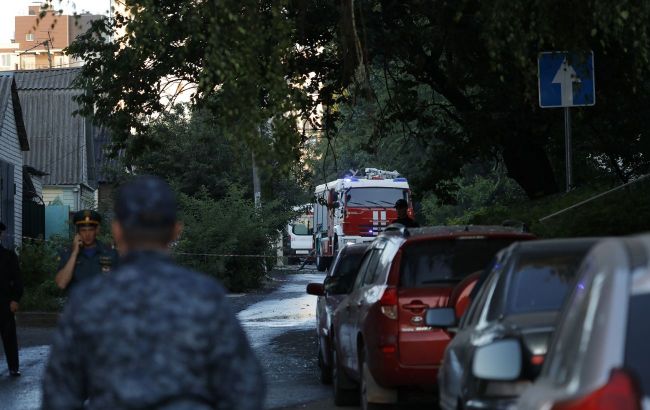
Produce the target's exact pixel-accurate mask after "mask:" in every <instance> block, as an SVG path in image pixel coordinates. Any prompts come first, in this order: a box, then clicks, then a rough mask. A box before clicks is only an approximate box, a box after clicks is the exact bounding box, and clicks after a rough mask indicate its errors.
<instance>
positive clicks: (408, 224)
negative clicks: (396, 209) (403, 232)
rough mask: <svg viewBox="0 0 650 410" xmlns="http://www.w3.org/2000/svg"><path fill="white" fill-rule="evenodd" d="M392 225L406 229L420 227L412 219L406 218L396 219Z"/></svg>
mask: <svg viewBox="0 0 650 410" xmlns="http://www.w3.org/2000/svg"><path fill="white" fill-rule="evenodd" d="M391 223H393V224H402V225H404V226H405V227H407V228H417V227H419V226H420V224H419V223H417V222H415V221H414V220H413V219H411V218H409V217H408V216H407V217H405V218H397V219H395V220H394V221H393V222H391Z"/></svg>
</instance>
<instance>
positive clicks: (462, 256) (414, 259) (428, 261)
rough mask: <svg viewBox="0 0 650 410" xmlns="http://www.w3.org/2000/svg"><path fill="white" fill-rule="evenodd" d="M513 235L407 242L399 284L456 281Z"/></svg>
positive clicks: (483, 262) (482, 265)
mask: <svg viewBox="0 0 650 410" xmlns="http://www.w3.org/2000/svg"><path fill="white" fill-rule="evenodd" d="M512 242H513V239H501V238H498V239H497V238H494V239H492V238H485V237H480V238H476V239H474V238H472V239H461V238H459V239H452V240H443V239H433V240H428V241H419V242H414V243H411V244H407V245H405V246H404V255H403V257H402V266H401V273H400V284H401V286H402V287H415V288H417V287H422V286H432V285H436V284H439V283H456V282H460V281H461V280H463V279H464V278H465V277H466V276H468V275H470V274H471V273H474V272H476V271H479V270H480V271H482V270H483V269H485V267H486V266H487V265H488V263H489V262H490V260H492V258H494V255H495V254H496V253H497V252H498V251H499V250H501V249H502V248H505V247H506V246H508V245H510V244H511V243H512Z"/></svg>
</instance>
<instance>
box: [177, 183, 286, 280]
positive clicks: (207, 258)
mask: <svg viewBox="0 0 650 410" xmlns="http://www.w3.org/2000/svg"><path fill="white" fill-rule="evenodd" d="M180 202H181V209H182V215H181V220H182V221H183V223H184V225H185V228H184V232H183V235H182V237H181V240H180V241H179V242H178V244H177V246H176V247H175V248H174V252H175V253H176V254H177V256H178V260H179V262H181V263H182V264H184V265H186V266H189V267H191V268H193V269H196V270H199V271H202V272H206V273H208V274H210V275H213V276H215V277H216V278H218V279H219V280H221V281H222V283H223V284H224V285H225V286H226V287H227V288H228V289H229V290H231V291H242V290H246V289H251V288H256V287H258V286H259V285H260V283H261V281H262V279H263V277H264V272H265V269H266V266H268V265H267V262H268V260H267V259H266V258H263V257H259V256H263V255H269V256H271V255H275V248H274V245H275V241H276V240H277V238H278V230H279V229H281V228H282V227H283V226H284V225H285V224H286V222H287V220H289V219H290V212H288V211H284V210H283V208H282V206H281V205H280V204H279V203H277V202H267V203H266V204H265V205H264V206H263V207H262V208H260V209H256V208H255V206H254V204H253V202H252V201H251V200H248V199H246V198H245V197H244V195H243V191H242V190H241V189H240V188H238V187H236V186H231V187H230V188H229V189H228V192H227V194H226V196H225V197H224V198H223V199H213V198H211V197H210V196H209V195H208V192H207V190H205V189H204V190H202V191H200V192H199V193H198V194H197V195H196V196H188V195H181V196H180ZM187 254H191V255H187ZM233 254H234V255H256V256H257V257H231V256H217V255H233ZM270 259H272V258H270Z"/></svg>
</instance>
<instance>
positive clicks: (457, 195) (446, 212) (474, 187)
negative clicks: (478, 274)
mask: <svg viewBox="0 0 650 410" xmlns="http://www.w3.org/2000/svg"><path fill="white" fill-rule="evenodd" d="M473 168H474V169H472V168H470V167H465V169H464V176H463V177H458V178H456V179H454V184H455V192H454V195H453V197H452V198H451V201H447V202H446V201H443V200H441V199H440V198H439V197H437V196H436V195H434V194H430V195H429V196H427V197H426V198H425V199H424V200H423V201H422V214H423V216H424V218H425V220H426V223H427V224H428V225H445V224H451V225H456V224H467V223H470V222H471V221H472V220H473V219H474V218H476V217H477V215H482V214H483V213H485V212H486V211H487V210H491V211H492V212H494V213H495V214H496V211H495V210H496V209H503V208H505V207H506V206H508V205H512V204H513V203H517V202H522V201H525V199H526V196H525V194H524V192H523V191H522V190H521V188H520V187H519V186H518V185H517V184H516V183H515V182H514V181H513V180H512V179H510V178H508V177H507V176H506V175H505V172H504V171H503V169H502V168H501V167H498V168H496V169H492V170H487V171H485V170H482V169H480V168H481V167H473ZM477 168H478V169H477ZM507 219H511V217H508V216H507V215H503V218H502V219H501V220H500V221H498V222H491V223H497V224H500V223H501V222H503V221H505V220H507Z"/></svg>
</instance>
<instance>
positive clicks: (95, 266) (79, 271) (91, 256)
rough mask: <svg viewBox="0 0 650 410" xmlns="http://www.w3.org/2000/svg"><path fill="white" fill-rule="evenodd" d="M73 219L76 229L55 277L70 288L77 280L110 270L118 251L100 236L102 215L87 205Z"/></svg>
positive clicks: (65, 287)
mask: <svg viewBox="0 0 650 410" xmlns="http://www.w3.org/2000/svg"><path fill="white" fill-rule="evenodd" d="M72 221H73V223H74V225H75V228H76V229H77V233H76V234H75V236H74V239H73V240H72V246H71V247H70V249H69V250H65V251H63V252H61V253H60V254H59V258H58V259H59V267H58V269H57V273H56V277H55V278H54V280H55V282H56V284H57V286H59V288H61V289H71V288H72V287H74V286H75V285H76V284H77V283H79V282H82V281H84V280H85V279H88V278H92V277H94V276H96V275H99V274H102V273H104V274H106V273H109V272H110V271H111V270H113V269H115V268H116V266H117V252H115V250H114V249H111V248H110V247H108V246H106V245H104V244H103V243H101V242H100V241H98V240H97V235H99V229H100V228H99V225H100V224H101V222H102V218H101V215H99V213H98V212H96V211H93V210H89V209H85V210H82V211H79V212H76V213H75V214H74V216H73V218H72Z"/></svg>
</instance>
